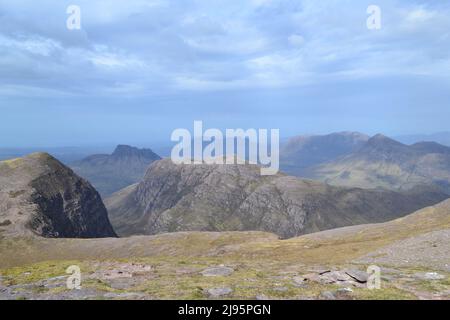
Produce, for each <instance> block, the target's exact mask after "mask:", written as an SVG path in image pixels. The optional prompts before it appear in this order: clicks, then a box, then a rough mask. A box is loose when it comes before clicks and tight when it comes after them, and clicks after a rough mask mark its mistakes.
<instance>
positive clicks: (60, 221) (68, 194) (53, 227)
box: [0, 153, 115, 238]
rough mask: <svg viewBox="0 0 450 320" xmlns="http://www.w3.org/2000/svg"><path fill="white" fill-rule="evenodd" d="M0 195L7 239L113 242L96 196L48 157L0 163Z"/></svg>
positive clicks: (56, 161) (69, 171) (99, 200)
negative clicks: (105, 239)
mask: <svg viewBox="0 0 450 320" xmlns="http://www.w3.org/2000/svg"><path fill="white" fill-rule="evenodd" d="M0 190H2V192H0V203H8V206H6V207H5V208H2V209H1V210H0V211H1V212H0V216H1V217H2V218H7V220H8V221H10V226H9V227H8V228H7V230H6V232H7V233H8V234H12V235H23V234H27V235H28V234H30V232H31V234H35V235H39V236H43V237H49V238H101V237H114V236H115V232H114V230H113V228H112V226H111V224H110V222H109V219H108V213H107V211H106V208H105V206H104V204H103V202H102V200H101V198H100V195H99V194H98V193H97V191H96V190H95V189H94V188H93V187H92V185H90V184H89V183H88V182H87V181H86V180H84V179H82V178H80V177H79V176H77V175H76V174H75V173H74V172H73V171H72V170H71V169H70V168H68V167H66V166H65V165H64V164H62V163H61V162H59V161H58V160H57V159H55V158H54V157H52V156H51V155H49V154H48V153H33V154H30V155H28V156H25V157H23V158H17V159H12V160H7V161H2V162H0ZM19 211H20V212H21V214H20V215H18V214H17V212H19Z"/></svg>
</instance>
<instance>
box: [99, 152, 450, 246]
mask: <svg viewBox="0 0 450 320" xmlns="http://www.w3.org/2000/svg"><path fill="white" fill-rule="evenodd" d="M446 198H447V195H446V194H444V193H442V192H440V191H436V190H427V189H419V188H417V189H414V190H409V191H408V192H394V191H384V190H364V189H358V188H344V187H332V186H329V185H326V184H324V183H321V182H314V181H310V180H303V179H299V178H296V177H292V176H287V175H284V174H278V175H275V176H261V175H260V168H259V167H258V166H255V165H175V164H173V163H172V161H171V160H170V159H165V160H160V161H157V162H155V163H153V164H152V165H151V166H150V167H149V169H148V171H147V173H146V175H145V177H144V179H143V180H142V181H141V182H140V183H138V184H136V185H132V186H129V187H127V188H125V189H123V190H121V191H119V192H117V193H115V194H114V195H113V196H112V197H110V198H108V199H106V200H105V204H106V206H107V208H108V212H109V217H110V219H111V223H112V224H113V226H114V228H115V230H116V232H118V234H119V235H121V236H129V235H136V234H146V235H151V234H157V233H163V232H175V231H247V230H257V231H268V232H273V233H276V234H278V235H279V236H281V237H283V238H290V237H295V236H298V235H301V234H306V233H311V232H315V231H320V230H326V229H332V228H336V227H342V226H348V225H355V224H362V223H369V222H370V223H372V222H382V221H387V220H390V219H393V218H396V217H400V216H403V215H405V214H408V213H411V212H413V211H415V210H417V209H420V208H422V207H425V206H428V205H432V204H435V203H437V202H440V201H442V200H444V199H446Z"/></svg>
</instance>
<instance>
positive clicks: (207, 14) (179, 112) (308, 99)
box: [0, 0, 450, 147]
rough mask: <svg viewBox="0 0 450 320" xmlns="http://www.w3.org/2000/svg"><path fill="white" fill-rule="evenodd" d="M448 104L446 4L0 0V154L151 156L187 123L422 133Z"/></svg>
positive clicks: (434, 125) (406, 0)
mask: <svg viewBox="0 0 450 320" xmlns="http://www.w3.org/2000/svg"><path fill="white" fill-rule="evenodd" d="M71 4H76V5H79V6H80V8H81V30H68V29H67V28H66V20H67V18H68V15H67V13H66V8H67V7H68V6H69V5H71ZM370 4H376V5H378V6H379V7H380V8H381V12H382V28H381V29H380V30H368V29H367V27H366V19H367V17H368V15H367V13H366V9H367V7H368V5H370ZM449 102H450V2H448V1H437V0H436V1H411V0H383V1H381V0H380V1H378V0H371V1H364V0H358V1H356V0H353V1H349V0H340V1H337V0H324V1H317V0H315V1H313V0H306V1H301V0H297V1H288V0H285V1H281V0H279V1H278V0H208V1H207V0H176V1H175V0H171V1H168V0H129V1H119V0H116V1H114V0H98V1H85V0H77V1H75V0H70V1H61V0H41V1H35V2H32V1H29V0H28V1H22V0H15V1H9V0H0V147H1V146H8V147H13V146H65V145H71V146H73V145H76V146H84V145H96V144H99V145H107V144H115V143H131V144H137V145H147V146H151V145H152V144H155V143H164V142H166V141H167V143H169V138H170V133H171V132H172V130H174V129H176V128H191V127H192V125H193V121H194V120H203V122H204V125H205V126H206V127H218V128H222V129H224V128H239V127H241V128H268V129H270V128H279V129H280V132H281V135H282V136H291V135H296V134H303V133H309V134H313V133H328V132H333V131H345V130H352V131H361V132H365V133H368V134H375V133H378V132H383V133H385V134H388V135H399V134H411V133H431V132H436V131H449V130H450V128H449V121H448V119H450V106H449Z"/></svg>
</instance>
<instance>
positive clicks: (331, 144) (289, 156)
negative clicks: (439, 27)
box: [280, 132, 369, 177]
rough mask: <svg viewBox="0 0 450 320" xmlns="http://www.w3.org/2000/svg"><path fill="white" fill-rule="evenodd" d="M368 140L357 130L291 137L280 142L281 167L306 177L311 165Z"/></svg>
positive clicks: (330, 158) (337, 156) (285, 170)
mask: <svg viewBox="0 0 450 320" xmlns="http://www.w3.org/2000/svg"><path fill="white" fill-rule="evenodd" d="M368 140H369V136H367V135H365V134H362V133H359V132H339V133H332V134H328V135H317V136H297V137H293V138H290V139H289V140H287V141H286V142H285V143H283V144H282V147H281V150H280V165H281V169H282V171H284V172H286V173H289V174H292V175H296V176H305V177H306V176H308V175H309V169H310V168H311V167H312V166H316V165H319V164H321V163H325V162H328V161H330V160H333V159H336V158H339V157H341V156H344V155H347V154H350V153H352V152H353V151H355V150H357V149H359V148H361V147H362V146H363V145H364V144H365V143H366V142H367V141H368Z"/></svg>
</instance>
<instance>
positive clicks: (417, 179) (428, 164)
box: [281, 132, 450, 194]
mask: <svg viewBox="0 0 450 320" xmlns="http://www.w3.org/2000/svg"><path fill="white" fill-rule="evenodd" d="M281 169H282V170H284V171H286V172H288V173H290V174H294V175H297V176H302V177H306V178H311V179H314V180H319V181H323V182H326V183H329V184H333V185H339V186H347V187H360V188H386V189H390V190H408V189H411V188H414V187H415V186H419V185H428V186H435V187H438V188H440V189H441V190H443V191H444V192H446V193H448V194H450V147H447V146H444V145H441V144H438V143H436V142H418V143H415V144H413V145H405V144H403V143H400V142H398V141H396V140H394V139H391V138H388V137H386V136H384V135H381V134H379V135H376V136H374V137H372V138H369V137H368V136H366V135H363V134H359V133H346V132H344V133H334V134H330V135H326V136H312V137H297V138H293V139H291V140H289V141H288V142H287V143H286V144H285V145H284V146H283V148H282V152H281Z"/></svg>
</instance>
